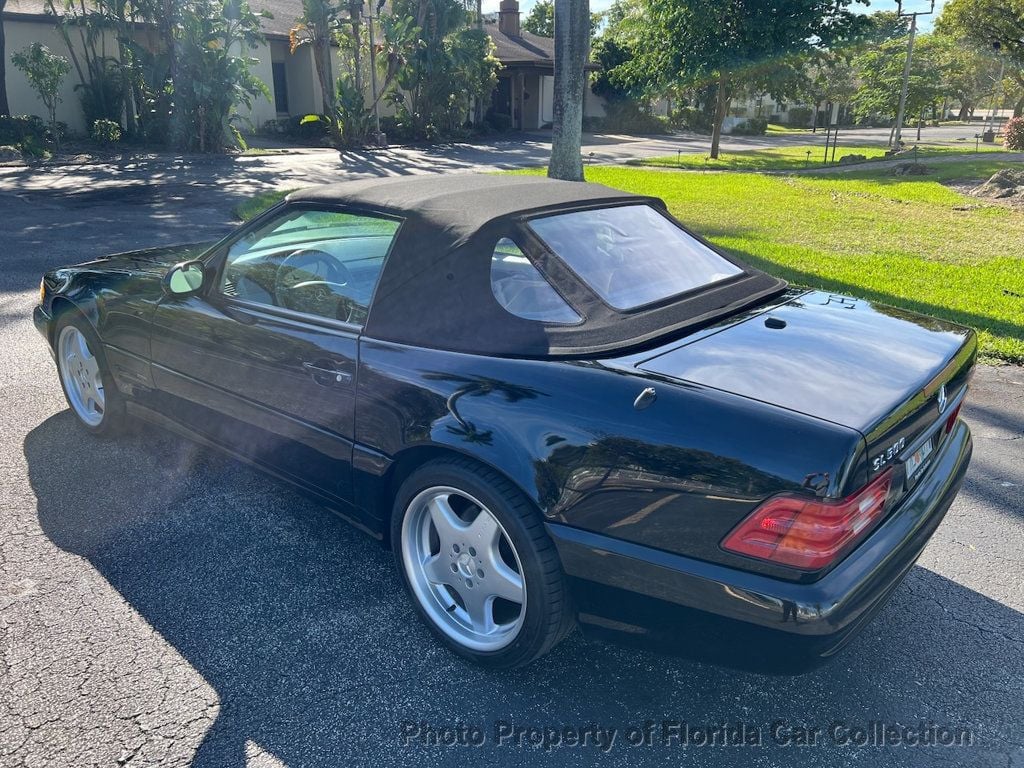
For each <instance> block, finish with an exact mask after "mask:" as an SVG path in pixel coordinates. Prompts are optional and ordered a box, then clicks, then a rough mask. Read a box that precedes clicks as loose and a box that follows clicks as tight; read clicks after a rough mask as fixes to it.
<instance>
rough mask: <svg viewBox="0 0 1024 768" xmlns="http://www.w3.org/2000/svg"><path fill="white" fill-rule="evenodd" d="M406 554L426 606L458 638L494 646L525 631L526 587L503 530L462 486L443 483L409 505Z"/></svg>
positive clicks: (404, 529)
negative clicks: (522, 628)
mask: <svg viewBox="0 0 1024 768" xmlns="http://www.w3.org/2000/svg"><path fill="white" fill-rule="evenodd" d="M402 558H403V560H404V563H405V569H406V573H407V574H408V575H409V582H410V585H411V586H412V590H413V593H414V594H415V596H416V598H417V600H419V603H420V606H421V607H422V608H423V611H424V612H425V613H426V614H427V615H428V616H429V617H430V619H431V620H432V621H433V622H434V624H435V625H436V626H437V627H438V628H439V629H441V630H442V631H443V632H444V633H445V634H447V635H448V636H449V637H450V638H451V639H452V640H454V641H455V642H457V643H459V644H460V645H463V646H465V647H466V648H471V649H473V650H475V651H496V650H499V649H501V648H504V647H505V646H506V645H508V644H509V643H511V642H512V641H513V640H514V639H515V637H516V635H517V634H518V633H519V630H520V628H521V627H522V624H523V616H524V615H525V613H526V588H525V584H524V582H523V575H522V573H523V567H522V565H521V563H520V562H519V555H518V553H517V552H516V550H515V546H514V545H513V544H512V541H511V539H509V536H508V534H507V533H506V532H505V529H504V528H502V526H501V523H499V522H498V520H497V518H495V516H494V515H493V514H491V512H490V510H488V509H487V507H485V506H484V505H483V504H481V503H480V502H479V501H477V500H476V499H475V498H473V497H472V496H470V495H469V494H468V493H465V492H464V491H460V490H458V489H456V488H451V487H447V486H437V487H433V488H427V489H426V490H424V491H421V492H420V493H419V494H418V495H417V496H416V498H414V499H413V500H412V502H411V503H410V504H409V509H408V511H407V512H406V515H405V521H404V523H403V524H402Z"/></svg>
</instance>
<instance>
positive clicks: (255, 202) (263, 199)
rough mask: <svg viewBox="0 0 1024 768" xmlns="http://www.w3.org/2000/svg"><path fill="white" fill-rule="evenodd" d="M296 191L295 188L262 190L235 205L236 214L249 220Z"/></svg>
mask: <svg viewBox="0 0 1024 768" xmlns="http://www.w3.org/2000/svg"><path fill="white" fill-rule="evenodd" d="M294 191H295V190H293V189H286V190H271V191H270V192H260V193H259V194H258V195H253V196H252V197H250V198H249V199H248V200H245V201H243V202H241V203H239V204H238V205H237V206H235V216H237V217H238V218H239V219H241V220H242V221H248V220H249V219H251V218H252V217H253V216H255V215H256V214H258V213H262V212H263V211H265V210H266V209H267V208H269V207H270V206H272V205H274V204H275V203H278V202H280V201H281V200H282V199H284V196H285V195H287V194H288V193H289V192H294Z"/></svg>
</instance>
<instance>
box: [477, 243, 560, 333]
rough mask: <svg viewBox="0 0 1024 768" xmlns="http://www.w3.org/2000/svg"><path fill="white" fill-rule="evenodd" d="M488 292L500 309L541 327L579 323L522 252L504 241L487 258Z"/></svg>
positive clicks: (513, 244)
mask: <svg viewBox="0 0 1024 768" xmlns="http://www.w3.org/2000/svg"><path fill="white" fill-rule="evenodd" d="M491 291H493V293H494V298H496V299H497V300H498V303H499V304H501V306H503V307H504V308H505V309H506V310H508V311H509V312H511V313H512V314H513V315H516V316H517V317H522V318H525V319H526V320H540V321H541V322H545V323H577V322H579V320H580V316H579V315H577V314H576V312H575V311H573V309H572V307H570V306H569V305H568V304H566V303H565V299H563V298H562V297H561V296H559V295H558V292H557V291H555V289H554V288H552V287H551V284H550V283H549V282H548V281H547V280H546V279H545V278H544V275H542V274H541V273H540V270H538V269H537V267H535V266H534V265H533V262H531V261H530V260H529V259H528V258H526V255H525V254H524V253H523V251H522V249H521V248H520V247H519V246H518V245H516V244H515V243H514V242H513V241H512V240H510V239H508V238H507V237H503V238H501V240H499V241H498V244H497V246H495V248H494V253H493V255H492V256H491Z"/></svg>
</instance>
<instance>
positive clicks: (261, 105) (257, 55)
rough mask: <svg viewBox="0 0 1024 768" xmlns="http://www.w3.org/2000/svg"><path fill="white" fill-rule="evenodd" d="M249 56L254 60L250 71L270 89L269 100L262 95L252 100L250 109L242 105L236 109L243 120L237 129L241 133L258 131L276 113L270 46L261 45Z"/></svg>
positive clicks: (252, 50)
mask: <svg viewBox="0 0 1024 768" xmlns="http://www.w3.org/2000/svg"><path fill="white" fill-rule="evenodd" d="M249 56H251V57H253V58H254V59H256V63H255V64H254V65H253V67H252V70H251V71H252V73H253V74H254V75H255V76H256V77H258V78H259V79H260V80H262V81H263V82H264V83H266V85H267V88H268V89H270V98H267V97H266V96H263V95H260V96H256V97H255V98H253V100H252V107H251V108H250V109H246V107H245V105H244V104H242V105H240V106H239V107H238V114H239V115H240V116H241V117H242V118H243V120H242V123H241V124H240V125H239V126H237V127H238V129H239V130H241V131H242V132H243V133H245V132H249V131H256V130H259V127H260V126H261V125H262V124H263V123H265V122H267V120H273V119H274V118H276V117H277V111H276V110H275V109H274V72H273V69H272V68H271V56H270V45H268V44H267V43H261V44H260V45H258V46H256V47H255V48H253V49H251V51H250V53H249Z"/></svg>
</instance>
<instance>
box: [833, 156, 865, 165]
mask: <svg viewBox="0 0 1024 768" xmlns="http://www.w3.org/2000/svg"><path fill="white" fill-rule="evenodd" d="M867 161H868V158H867V156H866V155H843V156H842V157H840V158H839V164H840V165H853V164H854V163H866V162H867Z"/></svg>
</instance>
